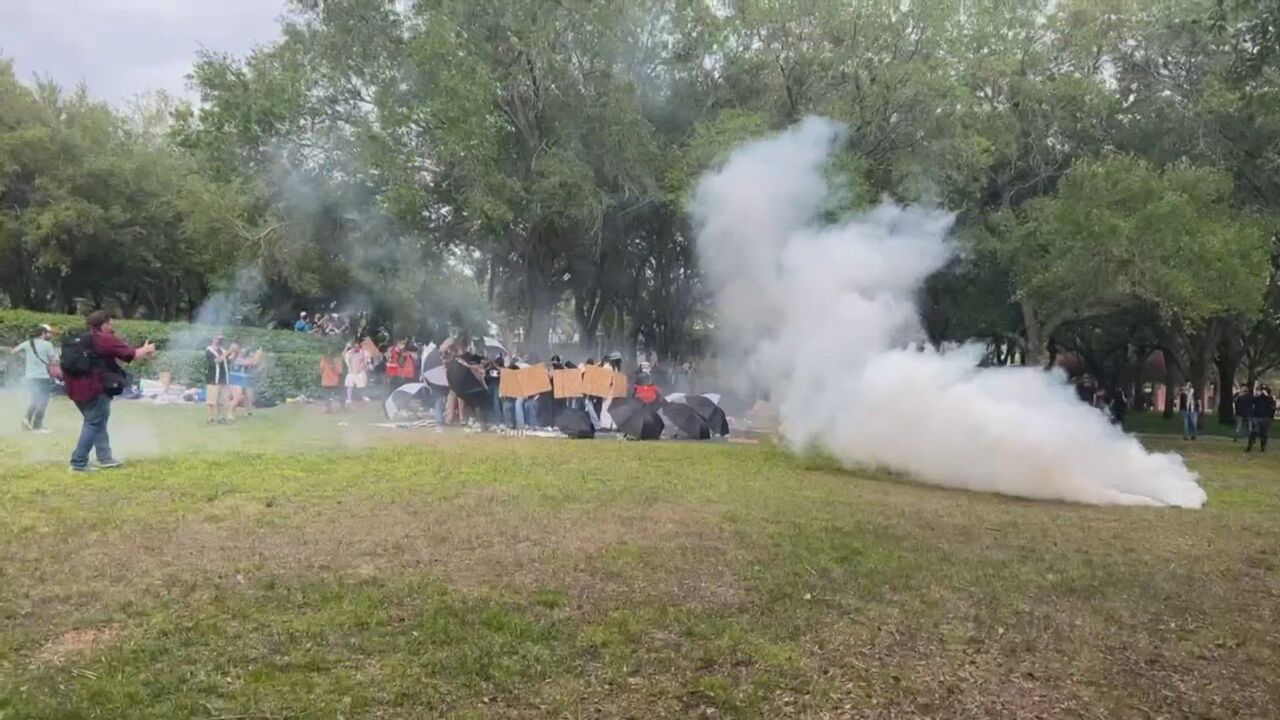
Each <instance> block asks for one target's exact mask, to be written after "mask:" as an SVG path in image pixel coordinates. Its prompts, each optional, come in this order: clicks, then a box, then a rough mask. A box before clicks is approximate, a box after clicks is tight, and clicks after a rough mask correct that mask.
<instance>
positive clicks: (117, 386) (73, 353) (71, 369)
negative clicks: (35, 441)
mask: <svg viewBox="0 0 1280 720" xmlns="http://www.w3.org/2000/svg"><path fill="white" fill-rule="evenodd" d="M87 325H88V332H86V333H83V334H81V335H78V336H75V337H74V338H71V339H69V340H68V341H67V342H65V343H64V344H63V346H62V358H61V367H62V373H63V377H64V378H65V382H66V385H67V397H68V398H70V399H71V402H73V403H75V404H76V409H78V410H79V411H80V414H81V415H82V416H83V417H84V424H83V425H82V426H81V428H80V439H79V441H78V442H77V443H76V449H75V450H74V451H73V452H72V453H71V471H72V472H89V471H91V470H92V469H93V468H92V467H90V466H89V450H91V449H92V450H95V451H96V452H97V456H98V467H100V468H104V469H110V468H118V467H120V466H121V464H122V463H121V462H120V461H119V460H117V459H116V458H115V456H113V455H112V454H111V438H110V437H109V436H108V434H107V423H108V422H109V421H110V419H111V398H112V397H115V396H116V395H119V394H120V393H122V392H124V388H125V385H127V383H128V375H126V374H125V372H124V370H122V369H121V368H120V365H119V363H120V362H126V363H128V362H133V361H134V360H145V359H147V358H149V357H152V356H154V355H155V354H156V346H155V345H153V344H152V343H150V342H147V343H144V344H143V345H142V346H141V347H136V348H135V347H131V346H130V345H129V344H128V343H126V342H125V341H123V340H121V339H120V338H118V337H116V333H115V326H114V325H113V324H112V322H111V314H110V313H108V312H107V311H105V310H95V311H93V312H92V313H89V317H88V318H87Z"/></svg>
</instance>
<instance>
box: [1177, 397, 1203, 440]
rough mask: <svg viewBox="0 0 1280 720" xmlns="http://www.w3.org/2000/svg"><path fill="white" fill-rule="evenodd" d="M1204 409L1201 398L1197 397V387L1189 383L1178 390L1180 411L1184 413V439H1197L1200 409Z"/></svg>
mask: <svg viewBox="0 0 1280 720" xmlns="http://www.w3.org/2000/svg"><path fill="white" fill-rule="evenodd" d="M1203 409H1204V405H1203V403H1202V402H1201V401H1200V398H1198V397H1196V389H1195V387H1194V386H1192V384H1191V383H1187V384H1186V385H1185V386H1184V387H1183V388H1182V390H1181V391H1179V392H1178V412H1179V413H1180V414H1181V415H1182V439H1183V440H1195V439H1196V432H1197V430H1198V425H1199V423H1200V411H1201V410H1203Z"/></svg>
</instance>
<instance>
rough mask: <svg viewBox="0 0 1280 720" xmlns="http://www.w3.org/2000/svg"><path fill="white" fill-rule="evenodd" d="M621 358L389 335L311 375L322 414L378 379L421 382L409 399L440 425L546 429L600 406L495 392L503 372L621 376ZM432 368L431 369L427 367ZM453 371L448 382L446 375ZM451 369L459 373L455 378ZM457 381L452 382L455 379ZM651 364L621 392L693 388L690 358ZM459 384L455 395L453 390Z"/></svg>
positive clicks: (362, 395)
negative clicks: (566, 412) (539, 369)
mask: <svg viewBox="0 0 1280 720" xmlns="http://www.w3.org/2000/svg"><path fill="white" fill-rule="evenodd" d="M622 360H623V356H622V354H621V353H619V352H614V353H610V354H609V355H607V356H606V357H605V358H604V359H602V360H599V361H597V360H596V359H594V358H588V359H586V360H584V361H582V362H581V363H575V362H574V361H572V360H565V359H563V358H562V357H561V356H560V355H553V356H551V357H550V358H549V359H548V360H547V361H546V362H545V363H543V362H541V359H540V358H539V357H538V356H536V355H533V354H530V355H516V354H512V353H508V352H506V351H505V348H502V347H501V346H492V345H488V346H487V345H484V344H483V343H481V342H478V341H476V342H472V341H471V340H469V339H465V338H459V337H455V338H450V339H448V340H446V341H445V342H444V343H442V344H441V345H440V347H438V348H437V347H436V346H435V345H434V344H428V345H419V344H418V343H416V342H415V341H414V340H411V339H409V340H404V339H402V340H398V341H396V340H391V341H388V342H387V343H385V344H384V345H381V346H379V345H376V344H375V343H373V342H372V341H371V340H367V339H366V340H362V341H359V342H356V341H351V342H348V343H347V344H346V346H345V347H344V348H343V350H342V352H341V354H339V355H334V356H326V357H323V358H321V360H320V367H319V379H320V387H321V392H322V400H323V402H324V405H325V411H326V412H334V411H335V410H338V409H340V408H342V407H344V406H347V405H350V404H352V403H355V402H358V401H361V400H368V399H369V394H368V388H369V387H370V386H371V384H372V383H374V382H375V381H381V382H384V383H385V386H386V388H387V390H388V391H390V392H394V391H395V390H397V389H399V388H401V387H403V386H404V385H406V384H409V383H421V384H422V387H421V388H419V389H418V390H417V392H416V397H417V399H418V400H419V401H420V402H421V404H422V405H423V406H424V407H425V408H426V409H427V411H428V412H429V413H430V414H431V415H432V417H433V418H434V420H435V423H436V425H437V426H438V427H439V428H444V427H448V426H477V427H479V428H482V429H484V428H490V427H506V428H509V429H535V430H541V429H548V428H550V427H551V426H552V425H553V424H554V422H555V418H556V416H557V414H558V412H559V410H560V409H562V408H579V409H582V410H585V411H587V413H588V414H589V415H590V416H591V417H592V418H593V420H595V421H598V420H599V418H600V416H601V415H602V414H603V412H604V410H605V403H606V401H605V399H604V398H601V397H582V398H556V397H554V393H553V392H551V391H546V392H540V393H536V394H534V395H532V396H530V397H525V398H516V397H502V395H501V393H500V391H499V388H500V385H501V377H502V372H503V371H504V370H517V369H524V368H528V367H531V366H534V365H538V364H541V365H543V366H545V367H546V368H547V372H548V374H549V375H550V374H553V373H555V372H556V371H559V370H564V369H574V368H584V367H589V366H606V367H609V368H610V369H612V370H613V371H614V372H617V373H621V371H622ZM433 370H434V371H435V372H434V373H433V372H432V371H433ZM450 373H455V375H454V377H453V380H450V378H449V374H450ZM457 373H461V375H458V374H457ZM459 377H461V378H463V382H459V380H458V378H459ZM658 377H659V373H658V372H657V371H655V368H654V366H653V364H652V363H649V362H642V363H640V365H639V370H638V372H637V373H636V374H635V378H634V383H631V384H630V388H629V390H628V392H627V396H628V397H634V398H636V399H638V400H640V401H641V402H642V403H645V404H657V403H660V402H661V401H662V399H663V395H664V393H663V390H662V389H661V388H662V387H664V386H665V387H666V388H668V389H669V390H670V391H671V392H678V393H686V394H687V393H690V392H691V391H692V390H693V384H694V383H693V380H694V370H693V364H692V363H687V362H686V363H683V364H682V365H680V366H678V367H677V368H676V369H675V370H674V371H670V372H667V373H664V374H663V375H662V377H663V382H662V384H661V385H660V384H659V380H658ZM461 386H465V387H466V388H468V389H464V390H463V391H462V392H459V390H458V387H461Z"/></svg>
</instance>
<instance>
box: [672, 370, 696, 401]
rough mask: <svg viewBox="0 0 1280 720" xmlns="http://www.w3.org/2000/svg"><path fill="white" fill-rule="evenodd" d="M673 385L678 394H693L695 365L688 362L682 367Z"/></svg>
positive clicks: (677, 372)
mask: <svg viewBox="0 0 1280 720" xmlns="http://www.w3.org/2000/svg"><path fill="white" fill-rule="evenodd" d="M672 385H673V386H674V388H675V391H676V392H677V393H681V394H684V395H688V394H690V393H692V392H693V363H690V362H686V363H683V364H681V365H680V369H679V370H677V371H676V376H675V380H674V382H673V383H672Z"/></svg>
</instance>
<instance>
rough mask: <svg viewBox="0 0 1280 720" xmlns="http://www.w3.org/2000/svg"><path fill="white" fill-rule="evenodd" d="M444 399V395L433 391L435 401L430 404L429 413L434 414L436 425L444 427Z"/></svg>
mask: <svg viewBox="0 0 1280 720" xmlns="http://www.w3.org/2000/svg"><path fill="white" fill-rule="evenodd" d="M444 400H445V396H444V395H441V394H439V393H435V402H434V403H432V405H431V414H432V415H433V416H435V419H436V427H444Z"/></svg>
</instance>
